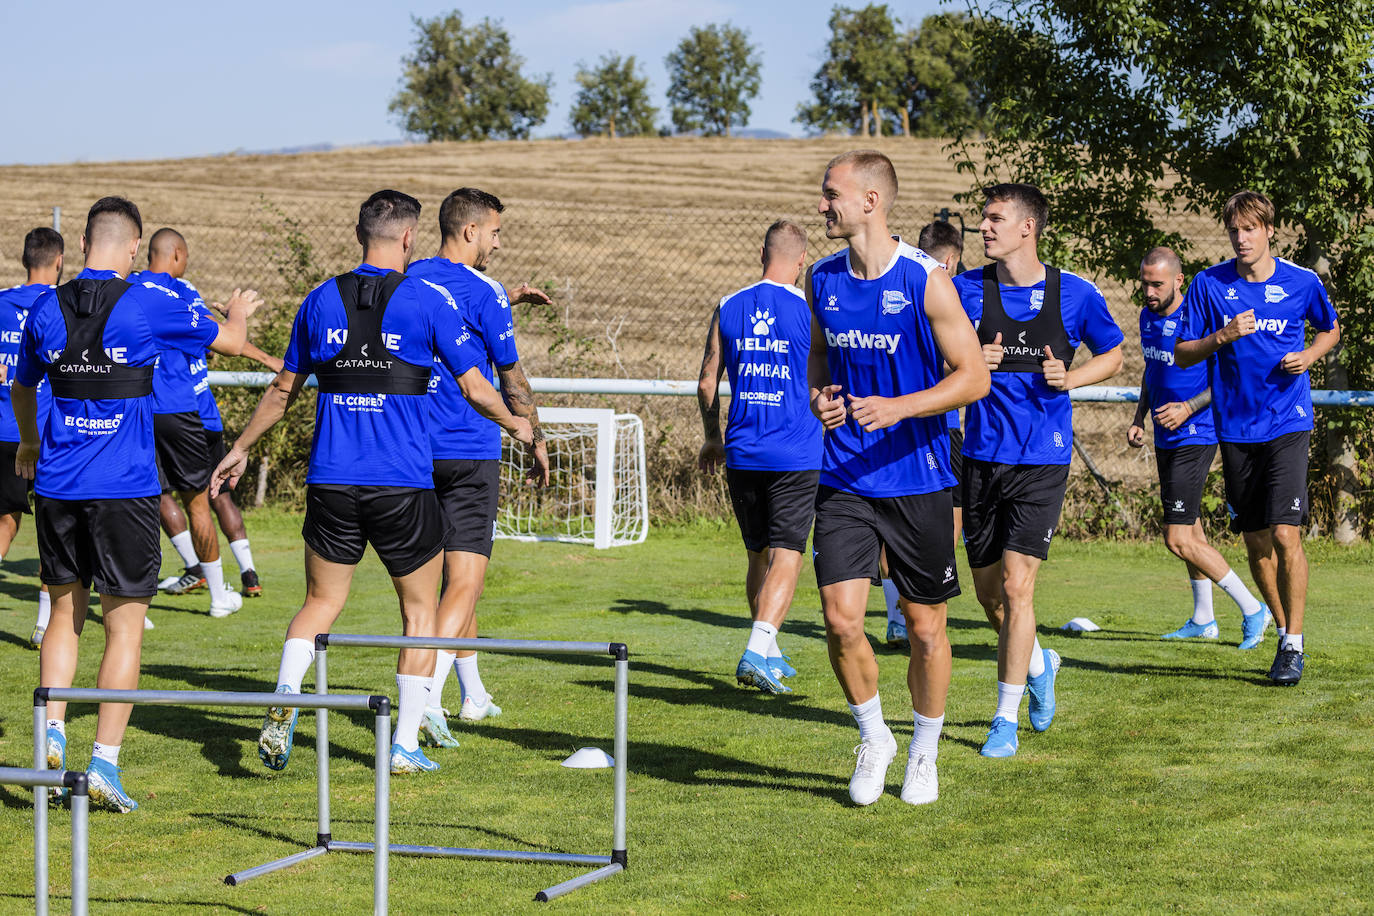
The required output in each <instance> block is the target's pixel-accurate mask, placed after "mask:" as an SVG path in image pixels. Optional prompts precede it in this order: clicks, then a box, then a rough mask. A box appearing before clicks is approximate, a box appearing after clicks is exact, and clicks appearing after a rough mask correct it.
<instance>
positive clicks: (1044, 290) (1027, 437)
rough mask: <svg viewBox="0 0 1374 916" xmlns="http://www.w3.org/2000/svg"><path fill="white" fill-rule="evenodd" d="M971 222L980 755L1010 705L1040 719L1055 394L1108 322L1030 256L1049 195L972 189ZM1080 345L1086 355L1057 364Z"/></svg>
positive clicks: (972, 506)
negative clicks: (992, 665) (984, 733)
mask: <svg viewBox="0 0 1374 916" xmlns="http://www.w3.org/2000/svg"><path fill="white" fill-rule="evenodd" d="M983 194H984V196H985V197H986V199H987V200H986V203H985V204H984V205H983V220H982V223H981V224H980V225H979V231H980V232H981V233H982V236H983V251H984V253H985V254H986V255H987V256H988V258H989V259H990V260H991V261H992V262H993V263H991V264H989V265H987V266H986V267H984V268H983V269H982V270H978V271H968V272H966V273H963V274H960V275H959V276H958V277H956V278H955V280H954V285H955V287H956V288H957V289H958V291H959V296H960V298H961V300H962V301H963V304H964V310H965V311H966V312H968V316H969V317H970V318H971V319H973V322H974V324H975V325H977V327H978V339H979V340H980V341H981V342H982V344H983V358H984V359H985V360H986V361H987V366H988V368H989V369H991V370H992V391H991V393H989V394H988V396H987V397H986V398H984V399H983V400H981V401H978V402H977V403H975V404H973V405H971V406H970V407H969V409H968V412H967V413H966V415H965V417H964V424H965V425H964V480H963V483H962V484H961V486H962V487H963V502H964V526H965V527H964V543H965V545H966V546H967V548H968V562H969V566H970V567H971V568H972V570H973V585H974V589H975V590H976V591H977V593H978V601H979V603H980V604H982V606H983V611H984V612H985V613H986V614H987V616H988V621H989V622H990V623H991V624H992V626H993V629H995V630H996V631H997V708H996V712H995V713H994V714H993V718H992V727H991V728H990V729H989V730H988V738H987V741H986V742H985V743H984V744H983V748H982V751H981V753H982V754H983V756H985V757H1010V756H1012V755H1013V754H1015V753H1016V748H1017V737H1016V726H1017V709H1018V708H1019V707H1020V705H1021V697H1022V695H1023V694H1024V693H1026V692H1027V688H1028V687H1029V692H1030V721H1031V727H1032V728H1034V729H1035V730H1036V731H1044V730H1045V729H1047V728H1049V727H1050V723H1051V722H1052V721H1053V720H1054V710H1055V696H1054V687H1055V685H1054V682H1055V676H1056V674H1057V673H1058V671H1059V654H1058V653H1057V652H1055V651H1054V650H1053V649H1042V648H1041V646H1040V640H1039V639H1038V638H1036V635H1035V607H1034V599H1035V578H1036V574H1037V573H1038V572H1039V570H1040V564H1041V563H1042V562H1043V561H1044V560H1045V558H1046V557H1048V556H1049V549H1050V540H1051V539H1052V538H1053V537H1054V529H1055V527H1056V526H1057V525H1058V524H1059V510H1060V507H1061V505H1062V504H1063V501H1064V490H1065V487H1066V486H1067V484H1068V479H1069V460H1070V458H1071V457H1072V454H1073V407H1072V404H1071V403H1070V401H1069V391H1070V390H1072V389H1074V388H1078V387H1080V386H1082V385H1095V384H1097V383H1098V382H1101V381H1104V380H1106V379H1109V378H1111V377H1112V376H1113V375H1115V374H1116V373H1117V372H1119V371H1120V370H1121V342H1122V340H1123V339H1124V338H1123V336H1122V333H1121V329H1120V328H1118V327H1117V326H1116V322H1115V321H1113V320H1112V316H1111V313H1110V312H1108V311H1107V302H1106V300H1105V299H1103V298H1102V293H1101V292H1100V291H1098V289H1097V287H1096V286H1094V285H1093V284H1092V283H1090V282H1088V281H1087V280H1084V279H1083V278H1081V277H1078V276H1076V275H1074V274H1072V273H1069V272H1068V271H1061V270H1059V269H1058V268H1055V267H1048V266H1046V265H1045V264H1042V263H1041V262H1040V257H1039V255H1038V254H1037V252H1036V249H1037V244H1038V242H1039V239H1040V233H1041V232H1043V231H1044V229H1045V224H1046V222H1047V220H1048V219H1049V204H1048V202H1047V201H1046V200H1045V196H1044V195H1043V194H1041V193H1040V191H1039V190H1037V189H1036V188H1034V187H1032V186H1030V185H1026V184H999V185H992V186H990V187H987V188H984V189H983ZM1081 343H1086V344H1087V345H1088V348H1089V349H1091V350H1092V352H1093V357H1092V359H1089V360H1088V361H1086V362H1084V363H1083V364H1082V365H1079V366H1074V367H1073V368H1070V366H1071V365H1072V363H1073V357H1074V351H1075V350H1076V349H1077V348H1078V346H1079V344H1081Z"/></svg>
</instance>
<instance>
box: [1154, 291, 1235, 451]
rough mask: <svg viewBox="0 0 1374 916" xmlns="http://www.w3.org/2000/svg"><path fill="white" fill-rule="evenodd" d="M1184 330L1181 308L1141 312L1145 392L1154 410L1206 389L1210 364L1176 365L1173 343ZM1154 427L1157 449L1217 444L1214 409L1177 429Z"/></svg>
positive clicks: (1198, 414) (1183, 399)
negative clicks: (1164, 311) (1213, 420)
mask: <svg viewBox="0 0 1374 916" xmlns="http://www.w3.org/2000/svg"><path fill="white" fill-rule="evenodd" d="M1182 331H1183V310H1182V308H1176V309H1174V311H1173V313H1172V314H1170V315H1156V314H1155V313H1154V312H1152V311H1150V310H1149V309H1141V310H1140V350H1141V352H1142V353H1143V354H1144V356H1145V391H1146V396H1147V398H1148V400H1149V408H1150V410H1151V411H1153V410H1154V409H1155V408H1156V407H1163V406H1164V405H1165V404H1171V403H1173V402H1175V401H1187V400H1189V399H1191V398H1195V397H1197V396H1198V395H1199V394H1201V393H1202V392H1204V391H1206V390H1207V363H1205V362H1202V363H1198V364H1197V365H1195V366H1189V367H1188V368H1187V369H1181V368H1179V367H1178V366H1177V365H1175V364H1174V344H1175V343H1176V342H1177V341H1178V338H1179V334H1181V333H1182ZM1152 416H1153V414H1152ZM1154 427H1155V448H1178V447H1179V446H1182V445H1212V444H1214V443H1215V442H1216V441H1217V431H1216V426H1215V424H1214V423H1213V422H1212V410H1211V408H1203V409H1202V410H1199V411H1198V412H1197V413H1195V414H1193V415H1192V416H1191V417H1189V418H1188V420H1187V422H1185V423H1184V424H1183V425H1182V426H1180V427H1179V428H1178V429H1174V430H1170V429H1165V428H1164V427H1163V426H1160V425H1159V423H1155V424H1154Z"/></svg>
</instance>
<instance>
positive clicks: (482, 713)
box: [458, 694, 501, 722]
mask: <svg viewBox="0 0 1374 916" xmlns="http://www.w3.org/2000/svg"><path fill="white" fill-rule="evenodd" d="M499 715H501V707H500V706H497V705H496V704H495V703H493V702H492V701H491V694H487V698H486V699H485V700H483V701H482V702H481V704H480V705H479V704H478V703H477V702H475V701H474V700H473V699H472V697H463V708H462V709H460V710H458V718H459V719H461V720H463V721H464V722H481V721H482V720H483V719H485V718H487V717H488V716H491V717H492V718H495V717H496V716H499Z"/></svg>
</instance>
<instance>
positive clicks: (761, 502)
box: [725, 468, 821, 553]
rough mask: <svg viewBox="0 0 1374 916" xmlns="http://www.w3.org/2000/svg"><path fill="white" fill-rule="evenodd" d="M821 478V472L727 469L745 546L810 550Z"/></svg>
mask: <svg viewBox="0 0 1374 916" xmlns="http://www.w3.org/2000/svg"><path fill="white" fill-rule="evenodd" d="M820 479H821V472H820V471H753V470H747V469H744V468H726V469H725V483H726V485H727V486H729V488H730V504H731V505H732V506H734V508H735V520H736V521H737V522H739V533H740V535H741V537H743V538H744V549H745V550H752V551H755V552H758V551H760V550H764V549H766V548H769V547H780V548H782V549H783V550H795V551H797V552H798V553H801V552H802V551H804V550H806V537H807V535H809V534H810V533H811V520H812V519H813V518H815V516H816V485H817V483H818V482H819V481H820Z"/></svg>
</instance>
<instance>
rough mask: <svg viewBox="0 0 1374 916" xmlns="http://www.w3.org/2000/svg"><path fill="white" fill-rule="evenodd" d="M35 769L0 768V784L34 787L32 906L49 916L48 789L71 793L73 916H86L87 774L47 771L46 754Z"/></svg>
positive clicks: (39, 915)
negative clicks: (63, 790) (68, 790)
mask: <svg viewBox="0 0 1374 916" xmlns="http://www.w3.org/2000/svg"><path fill="white" fill-rule="evenodd" d="M34 764H35V768H34V769H27V768H25V767H0V785H6V786H32V787H33V906H34V911H35V912H36V913H37V914H38V916H48V789H50V788H51V789H70V790H71V793H72V916H86V907H87V899H88V896H89V894H88V890H87V881H86V875H87V861H88V858H87V854H86V850H87V848H88V846H89V833H88V820H87V812H88V811H89V810H90V798H89V797H88V796H87V794H86V774H85V773H82V772H80V771H74V770H49V769H48V768H47V766H46V764H47V754H46V753H44V754H43V759H42V760H41V761H40V760H37V759H35V760H34Z"/></svg>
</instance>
